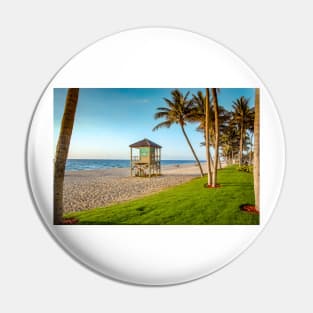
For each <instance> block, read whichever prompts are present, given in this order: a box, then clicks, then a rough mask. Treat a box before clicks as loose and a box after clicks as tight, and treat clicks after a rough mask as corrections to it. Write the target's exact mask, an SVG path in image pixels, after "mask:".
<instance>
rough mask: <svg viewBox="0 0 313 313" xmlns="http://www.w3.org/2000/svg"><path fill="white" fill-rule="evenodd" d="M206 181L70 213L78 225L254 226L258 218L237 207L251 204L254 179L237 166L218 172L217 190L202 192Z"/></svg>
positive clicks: (194, 181) (200, 180)
mask: <svg viewBox="0 0 313 313" xmlns="http://www.w3.org/2000/svg"><path fill="white" fill-rule="evenodd" d="M206 181H207V179H206V178H195V179H193V180H191V181H190V182H187V183H184V184H182V185H179V186H176V187H171V188H169V189H166V190H164V191H161V192H159V193H156V194H153V195H150V196H145V197H143V198H140V199H137V200H132V201H127V202H123V203H120V204H116V205H111V206H108V207H104V208H96V209H92V210H88V211H82V212H76V213H70V214H67V215H65V218H76V219H78V220H79V224H128V225H139V224H140V225H147V224H149V225H200V224H205V225H257V224H259V215H258V214H253V213H247V212H242V211H241V210H240V205H242V204H254V192H253V176H252V174H251V173H246V172H240V171H238V170H237V167H236V166H230V167H227V168H224V169H221V170H219V171H218V183H219V184H220V185H221V186H220V188H215V189H207V188H204V184H205V183H206Z"/></svg>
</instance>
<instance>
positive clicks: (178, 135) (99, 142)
mask: <svg viewBox="0 0 313 313" xmlns="http://www.w3.org/2000/svg"><path fill="white" fill-rule="evenodd" d="M171 90H173V88H140V89H136V88H81V89H80V92H79V99H78V104H77V111H76V116H75V122H74V129H73V134H72V139H71V145H70V151H69V158H81V159H88V158H90V159H128V158H129V145H130V144H132V143H134V142H136V141H138V140H141V139H143V138H148V139H150V140H152V141H154V142H156V143H158V144H160V145H161V146H162V147H163V149H162V159H165V160H190V159H192V154H191V151H190V148H189V147H188V145H187V143H186V140H185V138H184V136H183V134H182V132H181V129H180V127H179V126H178V125H173V126H172V127H171V128H169V129H168V128H163V129H159V130H157V131H154V132H153V131H152V128H153V127H154V126H155V125H156V124H158V123H160V122H161V121H162V120H161V119H160V120H155V119H154V113H155V112H156V111H157V110H156V108H157V107H160V106H164V104H165V102H164V100H163V98H164V97H166V98H170V97H171V95H170V92H171ZM180 90H181V91H182V92H183V93H186V92H187V91H190V94H193V93H196V92H197V91H198V90H202V91H203V93H205V89H204V88H197V89H194V88H190V89H185V88H180ZM66 93H67V89H63V88H56V89H54V147H55V146H56V143H57V138H58V135H59V130H60V124H61V120H62V115H63V110H64V104H65V98H66ZM241 96H245V97H247V98H250V107H251V106H253V102H254V89H253V88H236V89H235V88H222V89H221V91H220V93H219V96H218V99H219V105H222V106H224V107H225V108H226V109H228V110H230V109H231V106H232V101H234V100H236V99H237V98H239V97H241ZM196 127H197V124H189V125H187V126H186V132H187V134H188V135H189V138H190V141H191V143H192V144H193V146H194V149H195V151H196V153H197V155H198V156H199V158H200V159H202V160H204V159H205V150H204V147H201V146H200V143H201V142H202V141H203V134H202V133H200V132H197V131H196Z"/></svg>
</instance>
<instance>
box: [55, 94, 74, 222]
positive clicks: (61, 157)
mask: <svg viewBox="0 0 313 313" xmlns="http://www.w3.org/2000/svg"><path fill="white" fill-rule="evenodd" d="M78 94H79V88H69V89H68V91H67V96H66V101H65V108H64V113H63V118H62V124H61V129H60V134H59V139H58V144H57V148H56V154H55V161H54V216H53V219H54V224H55V225H59V224H62V223H63V184H64V173H65V164H66V159H67V155H68V151H69V146H70V141H71V136H72V130H73V125H74V118H75V112H76V107H77V102H78Z"/></svg>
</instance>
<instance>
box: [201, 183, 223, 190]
mask: <svg viewBox="0 0 313 313" xmlns="http://www.w3.org/2000/svg"><path fill="white" fill-rule="evenodd" d="M203 187H204V188H208V189H210V188H220V187H221V185H220V184H216V185H215V187H213V186H212V185H208V184H204V185H203Z"/></svg>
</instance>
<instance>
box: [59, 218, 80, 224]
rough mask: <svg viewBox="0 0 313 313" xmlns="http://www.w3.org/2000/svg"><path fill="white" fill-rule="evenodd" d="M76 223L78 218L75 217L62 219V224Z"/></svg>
mask: <svg viewBox="0 0 313 313" xmlns="http://www.w3.org/2000/svg"><path fill="white" fill-rule="evenodd" d="M75 224H78V219H76V218H65V219H63V222H62V225H75Z"/></svg>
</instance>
